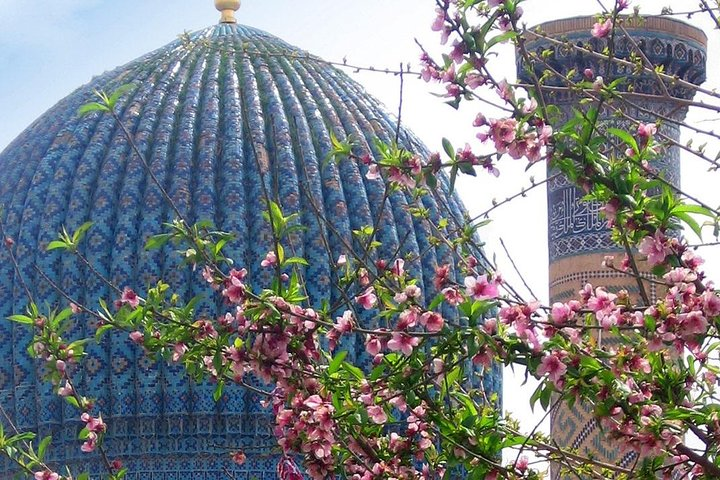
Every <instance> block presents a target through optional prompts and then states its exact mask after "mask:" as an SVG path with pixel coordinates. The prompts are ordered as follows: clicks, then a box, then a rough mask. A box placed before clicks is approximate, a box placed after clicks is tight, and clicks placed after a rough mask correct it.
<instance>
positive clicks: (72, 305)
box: [70, 302, 82, 315]
mask: <svg viewBox="0 0 720 480" xmlns="http://www.w3.org/2000/svg"><path fill="white" fill-rule="evenodd" d="M70 311H72V313H74V314H75V315H77V314H79V313H82V308H80V306H79V305H77V304H75V303H73V302H70Z"/></svg>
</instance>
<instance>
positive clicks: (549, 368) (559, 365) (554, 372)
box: [537, 353, 567, 385]
mask: <svg viewBox="0 0 720 480" xmlns="http://www.w3.org/2000/svg"><path fill="white" fill-rule="evenodd" d="M565 372H567V365H565V364H564V363H563V362H562V360H560V358H559V357H558V356H557V355H556V354H555V353H552V354H549V355H545V356H544V357H543V359H542V360H541V361H540V366H539V367H538V369H537V373H538V375H547V376H548V378H549V379H550V381H551V382H553V383H554V384H556V385H557V383H558V382H559V381H560V380H561V379H562V377H563V375H565Z"/></svg>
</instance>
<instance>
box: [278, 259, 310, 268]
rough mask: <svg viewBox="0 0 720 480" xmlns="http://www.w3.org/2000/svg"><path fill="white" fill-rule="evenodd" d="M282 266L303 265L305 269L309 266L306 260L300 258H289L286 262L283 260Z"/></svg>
mask: <svg viewBox="0 0 720 480" xmlns="http://www.w3.org/2000/svg"><path fill="white" fill-rule="evenodd" d="M284 264H285V265H305V266H306V267H307V266H309V265H310V264H309V263H308V261H307V260H305V259H304V258H300V257H290V258H288V259H287V260H285V263H284Z"/></svg>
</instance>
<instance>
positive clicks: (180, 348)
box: [171, 343, 188, 362]
mask: <svg viewBox="0 0 720 480" xmlns="http://www.w3.org/2000/svg"><path fill="white" fill-rule="evenodd" d="M187 351H188V347H187V346H186V345H185V344H184V343H176V344H175V346H174V347H173V353H172V357H171V358H172V361H173V362H179V361H180V359H181V358H182V357H183V355H185V352H187Z"/></svg>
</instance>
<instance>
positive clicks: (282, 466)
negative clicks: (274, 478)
mask: <svg viewBox="0 0 720 480" xmlns="http://www.w3.org/2000/svg"><path fill="white" fill-rule="evenodd" d="M277 475H278V480H303V479H304V477H303V475H302V473H301V472H300V469H299V468H298V466H297V465H296V464H295V461H294V460H293V459H292V458H290V457H288V456H287V455H283V457H282V458H281V459H280V462H278V466H277Z"/></svg>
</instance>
